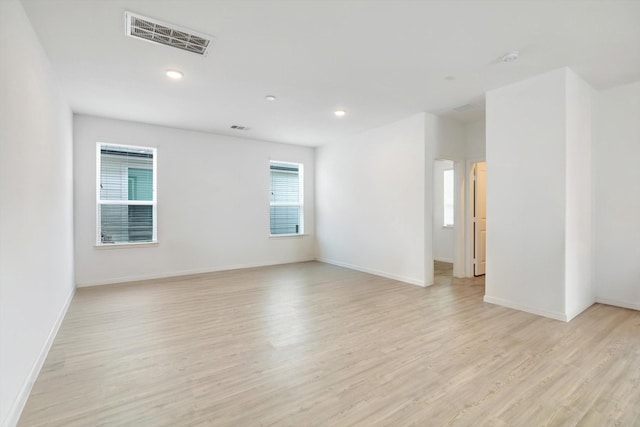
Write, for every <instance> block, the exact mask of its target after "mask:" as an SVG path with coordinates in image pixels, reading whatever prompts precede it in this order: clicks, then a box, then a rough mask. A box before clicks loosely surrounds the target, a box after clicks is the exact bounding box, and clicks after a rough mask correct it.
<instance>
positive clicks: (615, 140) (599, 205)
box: [593, 81, 640, 310]
mask: <svg viewBox="0 0 640 427" xmlns="http://www.w3.org/2000/svg"><path fill="white" fill-rule="evenodd" d="M596 108H597V113H596V115H595V123H596V125H595V140H594V145H593V147H594V148H593V169H594V178H593V181H594V184H593V198H594V200H593V201H594V245H593V247H594V257H593V259H594V266H595V267H594V283H595V291H596V300H597V301H598V302H602V303H605V304H611V305H617V306H621V307H627V308H633V309H636V310H640V262H638V244H639V242H640V221H638V212H640V191H638V183H640V165H639V161H640V81H638V82H635V83H632V84H626V85H623V86H619V87H616V88H613V89H609V90H605V91H602V92H599V93H598V94H597V104H596Z"/></svg>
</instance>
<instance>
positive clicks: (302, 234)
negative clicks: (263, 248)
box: [269, 233, 308, 239]
mask: <svg viewBox="0 0 640 427" xmlns="http://www.w3.org/2000/svg"><path fill="white" fill-rule="evenodd" d="M304 236H308V234H306V233H300V234H269V238H270V239H281V238H292V237H294V238H295V237H304Z"/></svg>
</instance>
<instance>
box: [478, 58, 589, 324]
mask: <svg viewBox="0 0 640 427" xmlns="http://www.w3.org/2000/svg"><path fill="white" fill-rule="evenodd" d="M591 97H592V96H591V89H590V87H589V86H588V85H587V84H586V83H584V82H583V81H582V80H581V79H580V78H579V77H578V76H577V75H575V73H573V72H572V71H571V70H569V69H566V68H563V69H559V70H556V71H552V72H549V73H546V74H543V75H541V76H538V77H535V78H532V79H528V80H525V81H523V82H519V83H516V84H513V85H510V86H507V87H504V88H500V89H497V90H494V91H491V92H488V93H487V141H486V145H487V163H488V164H489V165H490V172H489V173H488V175H487V221H488V222H487V229H488V231H487V275H486V295H485V301H488V302H492V303H495V304H500V305H504V306H507V307H512V308H516V309H520V310H524V311H528V312H532V313H536V314H540V315H543V316H548V317H552V318H556V319H560V320H570V319H571V318H572V317H574V316H575V315H577V314H579V312H580V311H582V310H584V309H585V308H587V307H588V306H589V305H590V304H592V303H593V302H594V295H593V290H592V283H591V269H590V268H589V262H590V261H591V241H590V235H591V216H590V215H591V214H590V210H591V199H590V197H591V196H590V186H591V172H590V170H591V166H590V159H591V156H590V149H591Z"/></svg>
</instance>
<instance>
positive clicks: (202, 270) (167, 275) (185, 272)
mask: <svg viewBox="0 0 640 427" xmlns="http://www.w3.org/2000/svg"><path fill="white" fill-rule="evenodd" d="M307 261H315V258H304V259H294V260H288V261H281V262H275V263H258V264H235V265H225V266H221V267H209V268H199V269H193V270H178V271H172V272H169V273H161V274H139V275H133V276H124V277H115V278H112V279H104V280H92V281H88V282H80V283H76V287H78V288H86V287H90V286H102V285H115V284H117V283H126V282H139V281H141V280H156V279H167V278H170V277H180V276H189V275H192V274H204V273H215V272H218V271H227V270H240V269H243V268H257V267H269V266H272V265H282V264H294V263H296V262H307Z"/></svg>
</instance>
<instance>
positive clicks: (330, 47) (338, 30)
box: [22, 0, 640, 146]
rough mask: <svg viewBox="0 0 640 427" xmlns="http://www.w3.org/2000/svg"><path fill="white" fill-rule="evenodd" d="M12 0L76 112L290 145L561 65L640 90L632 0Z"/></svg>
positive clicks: (448, 106)
mask: <svg viewBox="0 0 640 427" xmlns="http://www.w3.org/2000/svg"><path fill="white" fill-rule="evenodd" d="M22 3H23V5H24V7H25V10H26V12H27V14H28V16H29V18H30V20H31V22H32V23H33V26H34V28H35V30H36V32H37V33H38V35H39V37H40V40H41V42H42V44H43V46H44V48H45V51H46V53H47V55H48V56H49V59H50V60H51V63H52V65H53V68H54V70H55V72H56V74H57V75H58V78H59V80H60V83H61V86H62V88H63V91H64V93H65V95H66V97H67V99H68V101H69V103H70V105H71V108H72V109H73V111H74V112H76V113H84V114H94V115H99V116H105V117H112V118H118V119H126V120H134V121H140V122H146V123H154V124H161V125H167V126H173V127H178V128H186V129H194V130H201V131H208V132H214V133H220V134H227V135H235V136H241V137H246V138H256V139H263V140H268V141H276V142H285V143H292V144H301V145H310V146H318V145H322V144H323V143H326V142H329V141H333V140H337V139H340V138H342V137H344V136H347V135H350V134H354V133H357V132H361V131H364V130H367V129H370V128H373V127H376V126H380V125H383V124H387V123H390V122H393V121H395V120H398V119H400V118H403V117H407V116H409V115H412V114H415V113H418V112H421V111H427V112H431V113H435V114H442V115H446V116H448V117H453V118H456V119H460V120H473V119H478V118H480V117H482V114H483V113H482V111H483V105H484V101H483V99H484V98H483V97H484V93H485V92H486V91H487V90H490V89H494V88H498V87H501V86H504V85H506V84H509V83H512V82H515V81H518V80H522V79H524V78H527V77H530V76H534V75H536V74H540V73H543V72H545V71H549V70H552V69H555V68H558V67H562V66H569V67H571V68H572V69H573V70H574V71H576V72H577V73H578V74H579V75H581V76H582V77H583V78H584V79H585V80H587V81H588V82H589V83H590V84H591V85H592V86H593V87H595V88H596V89H605V88H609V87H613V86H617V85H620V84H624V83H628V82H632V81H637V80H640V1H613V0H598V1H589V0H582V1H551V0H536V1H518V0H512V1H453V0H449V1H419V0H413V1H402V0H389V1H357V0H351V1H348V0H343V1H330V0H321V1H311V0H309V1H305V0H298V1H272V0H258V1H250V0H233V1H204V0H108V1H107V0H22ZM125 11H131V12H134V13H138V14H142V15H146V16H149V17H151V18H155V19H158V20H161V21H165V22H168V23H171V24H176V25H178V26H180V27H185V28H188V29H191V30H194V31H197V32H200V33H205V34H209V35H212V36H214V37H215V41H214V45H213V47H212V48H211V49H210V51H209V54H208V55H207V56H206V57H201V56H199V55H196V54H193V53H190V52H185V51H182V50H179V49H175V48H170V47H165V46H161V45H155V44H152V43H148V42H145V41H141V40H136V39H134V38H131V37H126V36H125V29H124V25H125V19H124V12H125ZM512 50H517V51H519V53H520V58H519V59H518V60H517V61H516V62H511V63H504V62H501V61H500V57H501V56H502V55H504V54H505V53H507V52H509V51H512ZM169 68H176V69H179V70H181V71H182V72H183V73H184V78H183V79H182V80H180V81H171V80H169V79H168V78H167V77H166V76H165V74H164V72H165V70H166V69H169ZM266 95H275V96H276V97H277V99H276V101H273V102H269V101H267V100H265V96H266ZM466 104H472V105H474V106H477V107H476V108H472V109H469V110H467V111H462V112H455V111H453V109H454V108H456V107H460V106H463V105H466ZM336 109H344V110H345V111H346V112H347V114H346V116H345V117H343V118H336V117H335V116H334V114H333V112H334V111H335V110H336ZM232 125H240V126H246V127H249V128H250V130H233V129H231V128H230V127H231V126H232Z"/></svg>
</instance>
